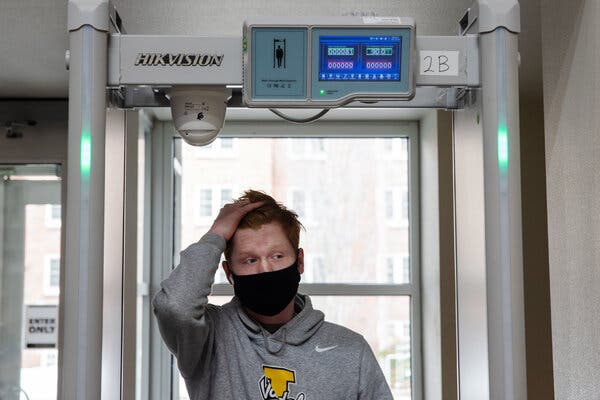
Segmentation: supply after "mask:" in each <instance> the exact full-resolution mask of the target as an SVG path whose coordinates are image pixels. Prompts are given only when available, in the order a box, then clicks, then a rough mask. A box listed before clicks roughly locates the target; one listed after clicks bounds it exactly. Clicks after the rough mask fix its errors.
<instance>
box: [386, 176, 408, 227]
mask: <svg viewBox="0 0 600 400" xmlns="http://www.w3.org/2000/svg"><path fill="white" fill-rule="evenodd" d="M383 204H384V210H385V220H386V222H387V224H388V225H389V226H404V227H406V226H408V216H409V207H410V205H409V196H408V187H406V186H391V187H388V188H386V189H385V191H384V193H383Z"/></svg>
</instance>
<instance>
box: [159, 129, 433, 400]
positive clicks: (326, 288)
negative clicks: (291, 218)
mask: <svg viewBox="0 0 600 400" xmlns="http://www.w3.org/2000/svg"><path fill="white" fill-rule="evenodd" d="M158 123H159V124H161V125H162V129H160V130H161V131H164V132H165V133H166V132H169V131H170V132H171V135H165V136H163V140H164V142H163V143H164V144H162V145H161V150H162V151H161V150H159V151H158V152H154V151H153V152H154V154H155V155H158V154H157V153H162V154H161V155H162V157H161V158H162V161H161V162H160V163H157V164H161V165H163V166H166V167H167V169H168V168H170V169H169V170H167V171H163V172H162V173H161V174H160V176H156V177H155V176H154V174H153V177H152V185H153V190H152V192H153V196H155V195H154V193H156V192H155V191H156V190H161V188H164V189H166V190H162V193H163V196H164V195H165V194H167V195H171V194H172V193H173V192H174V181H175V179H174V177H173V175H174V171H173V162H172V159H173V157H174V150H173V149H174V147H175V146H174V145H173V140H174V139H180V136H179V134H178V133H177V132H176V131H175V129H174V128H173V125H172V123H171V122H170V121H165V122H158ZM154 128H155V130H156V128H157V127H154ZM418 130H419V122H418V121H414V120H395V119H382V120H376V121H374V120H367V121H362V120H330V121H317V122H315V123H312V124H308V125H307V124H304V125H292V124H289V123H287V122H285V121H282V120H276V121H273V120H270V119H269V120H259V119H256V120H240V121H228V122H227V124H226V125H225V127H224V129H223V131H222V132H221V133H220V137H232V138H250V137H252V138H336V137H337V138H364V137H371V138H373V137H375V138H402V137H404V138H408V139H409V142H408V173H409V176H408V189H409V210H408V213H409V221H410V222H411V223H410V225H409V252H410V255H411V263H410V274H411V277H412V280H411V282H410V283H403V284H379V283H374V284H345V283H301V284H300V289H299V290H300V291H301V292H302V293H305V294H308V295H310V296H394V297H402V296H410V321H411V325H410V329H411V343H410V346H411V363H412V365H411V367H412V368H411V394H412V399H413V400H422V399H423V387H422V386H423V380H422V375H423V371H422V354H421V353H422V332H421V324H422V317H421V290H420V282H421V278H420V226H419V221H420V218H419V201H420V200H419V175H420V169H419V132H418ZM257 132H260V134H258V133H257ZM339 132H343V133H339ZM365 132H368V134H365ZM155 137H156V136H154V138H155ZM154 138H153V139H154ZM167 140H169V141H170V145H169V143H166V142H167ZM235 142H237V141H235V140H234V143H235ZM289 142H290V143H291V142H293V141H291V140H290V141H289ZM238 145H239V144H237V143H236V144H235V145H234V146H238ZM288 148H289V147H288ZM325 153H326V152H325ZM312 159H315V160H321V159H323V158H321V157H315V158H312ZM155 163H156V161H155ZM157 175H158V174H157ZM163 199H164V200H163V202H161V203H162V204H163V205H165V204H172V199H171V201H170V202H169V201H167V199H166V198H164V197H163ZM154 207H155V205H154V204H152V208H153V209H154ZM155 212H156V211H155ZM155 212H153V214H154V213H155ZM160 214H162V216H163V217H162V218H161V219H162V220H163V221H164V222H167V223H166V224H163V225H162V226H161V225H155V224H152V225H153V228H152V229H153V237H155V238H156V239H158V241H159V242H161V243H163V244H164V245H167V244H169V246H170V247H165V248H164V249H163V250H162V252H163V254H164V256H166V257H165V258H164V259H167V258H170V257H169V256H168V254H169V253H171V254H172V255H173V257H172V258H171V259H172V260H173V265H170V266H169V265H165V264H163V265H162V266H160V268H161V270H159V271H157V272H156V275H155V274H154V273H153V275H155V276H156V278H154V279H153V281H154V284H155V285H156V284H158V282H159V281H160V279H164V278H165V277H166V276H168V274H169V273H170V270H171V269H172V268H174V267H175V266H176V262H177V261H178V260H177V259H178V257H177V253H178V251H179V250H180V249H175V248H174V246H173V243H174V242H173V237H174V232H173V230H174V228H175V226H174V221H173V215H175V214H176V212H173V213H169V212H166V213H165V211H164V210H163V211H161V212H160ZM164 218H167V220H169V221H167V220H165V219H164ZM155 229H157V230H159V231H158V232H157V231H154V230H155ZM159 238H162V240H160V239H159ZM169 249H170V250H171V251H169ZM181 250H182V249H181ZM153 264H154V263H153ZM157 267H158V266H157ZM153 270H154V266H153ZM158 275H161V276H160V277H158ZM153 291H154V290H153ZM233 294H234V293H233V287H232V286H231V285H230V284H229V283H215V284H214V285H213V288H212V295H213V296H232V295H233ZM151 331H156V332H151V336H152V337H154V338H156V337H160V335H159V333H158V330H157V327H156V324H152V327H151ZM154 346H156V342H155V341H154V340H153V344H152V346H151V347H152V348H153V349H154ZM154 352H158V353H159V354H162V356H161V357H160V363H161V366H154V367H153V368H151V370H155V371H156V373H157V374H159V375H160V376H156V377H157V378H160V380H161V382H163V385H164V384H167V381H168V380H169V379H171V380H170V381H169V384H168V386H169V387H170V388H171V389H172V392H171V393H172V395H173V396H176V394H177V387H178V384H177V382H176V380H177V379H178V374H177V367H176V363H175V362H174V360H173V358H172V356H171V357H166V358H165V353H164V351H160V349H154ZM156 361H159V359H156ZM151 375H153V374H152V373H151ZM151 379H152V378H151ZM155 384H157V381H155ZM153 387H156V386H155V385H153ZM173 398H175V397H173Z"/></svg>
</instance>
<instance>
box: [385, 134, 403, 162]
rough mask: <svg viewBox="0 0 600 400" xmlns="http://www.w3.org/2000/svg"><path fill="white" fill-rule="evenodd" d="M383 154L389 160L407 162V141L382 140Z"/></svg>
mask: <svg viewBox="0 0 600 400" xmlns="http://www.w3.org/2000/svg"><path fill="white" fill-rule="evenodd" d="M383 154H384V156H385V158H387V159H390V160H399V161H406V160H408V139H406V138H385V139H383Z"/></svg>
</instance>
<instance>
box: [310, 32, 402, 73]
mask: <svg viewBox="0 0 600 400" xmlns="http://www.w3.org/2000/svg"><path fill="white" fill-rule="evenodd" d="M401 55H402V37H401V36H321V37H319V81H399V80H400V79H401V76H402V75H401V62H400V60H401Z"/></svg>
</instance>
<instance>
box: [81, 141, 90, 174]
mask: <svg viewBox="0 0 600 400" xmlns="http://www.w3.org/2000/svg"><path fill="white" fill-rule="evenodd" d="M91 169H92V135H91V134H90V132H89V131H88V130H84V131H83V132H81V177H82V178H86V180H87V179H88V178H89V177H90V170H91Z"/></svg>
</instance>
